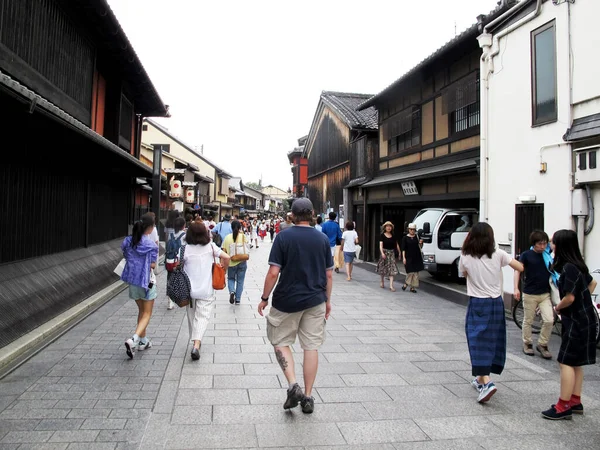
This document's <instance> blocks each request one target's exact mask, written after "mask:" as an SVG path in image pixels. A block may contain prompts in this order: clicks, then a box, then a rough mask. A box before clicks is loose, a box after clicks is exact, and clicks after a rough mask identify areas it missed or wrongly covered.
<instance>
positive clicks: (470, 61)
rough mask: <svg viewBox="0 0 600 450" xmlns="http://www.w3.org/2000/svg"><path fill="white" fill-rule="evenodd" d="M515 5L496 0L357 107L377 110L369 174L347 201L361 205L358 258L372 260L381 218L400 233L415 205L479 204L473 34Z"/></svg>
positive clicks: (478, 52)
mask: <svg viewBox="0 0 600 450" xmlns="http://www.w3.org/2000/svg"><path fill="white" fill-rule="evenodd" d="M514 3H515V2H514V1H507V2H502V3H501V4H500V6H498V7H497V8H496V9H495V10H494V11H492V12H490V13H489V14H488V15H481V16H479V17H478V21H477V23H475V24H474V25H472V26H471V27H469V28H468V29H467V30H465V31H464V32H463V33H461V34H460V35H458V36H456V37H455V38H454V39H452V40H451V41H449V42H447V43H446V44H445V45H444V46H442V47H441V48H439V49H438V50H437V51H435V52H434V53H433V54H431V55H430V56H428V57H427V58H425V59H424V60H423V61H422V62H421V63H419V64H418V65H417V66H415V67H414V68H412V69H411V70H410V71H408V72H407V73H406V74H405V75H403V76H402V77H401V78H399V79H398V80H396V81H395V82H394V83H392V84H391V85H390V86H388V87H387V88H386V89H384V90H383V91H382V92H380V93H379V94H377V95H375V96H374V97H372V98H370V99H369V100H368V101H365V102H363V103H362V104H361V105H360V106H359V107H358V110H359V111H367V110H369V109H371V108H376V109H377V111H378V112H379V152H378V157H377V162H376V165H375V167H376V176H375V177H374V178H373V179H372V180H370V181H368V182H366V183H364V184H362V185H361V186H360V189H358V190H356V191H355V192H354V197H353V199H352V201H353V202H354V203H355V204H357V203H358V204H362V205H364V207H365V210H366V218H365V228H366V230H367V234H368V236H369V237H368V240H367V241H366V242H364V244H365V247H366V248H364V249H365V259H367V260H374V259H377V258H378V256H379V255H378V240H379V236H380V233H381V231H380V227H381V224H383V223H384V222H385V221H387V220H390V221H392V222H393V223H394V225H395V231H396V234H397V235H398V237H399V238H400V237H401V236H402V233H403V232H404V229H405V226H406V224H407V223H408V222H410V221H412V220H413V219H414V217H415V215H416V214H417V212H418V211H419V210H421V209H422V208H426V207H446V208H467V207H468V208H478V206H479V118H480V113H479V59H480V57H481V49H480V48H479V44H478V42H477V36H478V35H479V34H480V33H481V31H482V30H483V26H484V25H485V24H486V23H488V22H489V21H491V20H493V19H494V18H496V17H498V16H500V15H501V14H502V13H503V12H504V11H506V10H508V9H509V7H510V6H512V5H513V4H514ZM361 191H362V198H361V197H360V196H359V194H360V193H361Z"/></svg>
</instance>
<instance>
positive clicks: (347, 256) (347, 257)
mask: <svg viewBox="0 0 600 450" xmlns="http://www.w3.org/2000/svg"><path fill="white" fill-rule="evenodd" d="M355 257H356V254H355V253H354V252H344V262H345V263H351V262H352V261H354V258H355Z"/></svg>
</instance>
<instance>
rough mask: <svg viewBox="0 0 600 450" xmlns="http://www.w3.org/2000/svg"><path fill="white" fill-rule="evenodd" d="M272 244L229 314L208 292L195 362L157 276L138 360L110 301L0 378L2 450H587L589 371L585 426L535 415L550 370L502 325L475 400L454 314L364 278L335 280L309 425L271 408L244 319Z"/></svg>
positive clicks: (598, 388)
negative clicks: (485, 396) (482, 401)
mask: <svg viewBox="0 0 600 450" xmlns="http://www.w3.org/2000/svg"><path fill="white" fill-rule="evenodd" d="M270 247H271V244H270V243H268V242H265V243H263V245H261V246H260V248H259V249H253V250H252V255H251V259H250V261H249V269H248V274H247V277H246V288H245V293H244V298H243V299H242V304H241V305H240V306H236V307H234V306H231V305H229V302H228V301H227V297H228V295H227V292H225V291H223V292H220V293H219V295H218V302H217V307H216V310H215V317H214V318H213V320H212V322H211V324H210V325H209V330H208V332H207V335H206V337H205V339H204V340H203V345H202V353H201V359H200V361H192V360H191V359H190V357H189V351H190V348H191V347H190V346H189V343H188V329H187V320H186V319H185V315H184V311H183V310H181V309H176V310H173V311H168V310H167V309H166V301H165V300H164V284H165V282H166V274H165V272H164V271H163V272H161V273H160V275H159V291H160V292H162V293H163V296H160V297H159V300H158V301H157V303H156V305H155V313H154V316H153V318H152V321H151V323H150V327H149V333H148V334H149V336H150V337H151V339H152V342H153V345H154V346H153V348H152V349H150V350H147V351H144V352H138V353H137V354H136V356H135V359H134V360H132V361H130V360H129V359H128V358H127V356H126V355H125V351H124V346H123V341H124V340H125V339H126V338H127V337H129V336H130V335H131V333H132V332H133V329H134V324H135V320H136V315H137V309H136V307H135V304H134V303H133V302H132V301H130V300H128V299H127V291H123V292H122V293H121V294H120V295H118V296H117V297H115V298H114V299H113V300H112V301H110V302H109V303H108V304H106V305H105V306H103V307H102V308H101V309H99V310H98V311H96V312H95V313H94V314H92V315H91V316H89V317H88V318H86V319H85V320H84V321H82V322H81V323H80V324H78V325H77V326H76V327H74V328H73V329H71V330H70V331H69V332H67V333H66V334H65V335H64V336H62V337H61V338H60V339H58V340H57V341H55V342H53V343H52V344H50V345H49V346H48V347H47V348H45V349H43V350H42V351H41V352H40V353H38V354H37V355H36V356H34V357H33V358H32V359H31V360H29V361H28V362H27V363H25V364H24V365H22V366H21V367H19V368H18V369H17V370H16V371H14V372H12V373H11V374H10V375H8V376H7V377H5V378H4V379H3V380H1V381H0V449H17V448H18V449H31V448H43V449H65V448H68V449H79V448H84V449H86V450H95V449H136V448H141V449H154V448H156V449H158V448H167V449H176V448H177V449H178V448H205V449H206V448H209V449H210V448H219V449H226V448H245V449H248V448H264V447H269V448H293V449H306V450H308V449H323V450H324V449H338V448H339V449H481V448H484V449H555V448H556V449H559V448H560V449H575V448H577V449H598V448H600V376H599V374H598V366H595V367H593V368H591V370H589V376H588V377H587V378H586V383H585V385H584V397H583V403H584V405H585V408H586V414H585V416H582V417H574V419H573V420H572V421H570V422H567V421H560V422H552V421H546V420H543V419H542V418H541V416H540V411H541V410H542V409H543V408H544V409H545V408H547V407H548V406H549V405H550V404H551V403H554V402H555V401H556V399H557V397H558V392H559V382H558V368H557V364H556V362H555V361H544V360H542V359H541V358H540V357H539V356H536V357H535V358H528V357H526V356H524V355H523V354H522V353H521V352H520V342H519V333H518V330H517V329H516V327H515V326H514V324H513V323H512V322H509V324H508V326H509V335H508V339H509V344H510V345H509V348H510V350H509V355H508V359H507V365H506V370H505V372H504V374H502V376H497V377H495V380H496V382H497V386H498V393H497V394H496V395H495V397H493V399H492V401H491V402H490V403H489V404H487V405H479V404H478V403H477V402H476V392H475V391H474V390H473V388H472V387H471V386H470V384H469V382H470V380H471V375H470V366H469V355H468V352H467V346H466V341H465V336H464V315H465V308H464V307H463V306H460V305H456V304H454V303H451V302H448V301H446V300H444V299H443V298H440V297H436V296H433V295H430V294H427V293H425V292H419V293H418V294H417V295H415V294H411V293H409V292H402V291H401V290H400V285H399V284H397V288H398V291H397V292H395V293H392V292H390V291H389V290H388V289H385V290H383V289H381V288H379V280H378V278H377V276H376V275H374V274H372V273H369V272H368V271H365V270H362V269H355V273H354V278H355V280H354V281H352V282H347V281H346V277H345V275H343V274H339V275H338V274H334V288H333V313H332V317H331V318H330V320H329V322H328V324H327V333H328V336H327V342H326V344H325V345H324V346H323V347H322V351H321V353H320V367H319V375H318V377H317V381H316V389H315V393H314V395H315V402H316V404H315V412H314V414H312V415H304V414H303V413H302V412H301V411H300V409H299V408H296V409H294V410H292V411H289V412H286V411H284V410H283V408H282V405H283V402H284V400H285V387H287V384H286V382H285V379H284V377H283V375H282V374H281V372H280V369H279V366H278V365H277V363H276V362H275V359H274V355H273V354H272V347H271V346H270V345H269V344H268V343H267V340H266V336H265V320H264V318H261V317H260V316H259V315H258V314H257V313H256V304H257V303H258V301H259V297H260V293H261V290H262V283H263V280H264V275H265V273H266V270H267V264H266V261H267V256H268V252H269V250H270ZM161 289H162V290H161ZM551 349H554V350H557V349H558V338H557V337H556V336H553V339H552V342H551ZM295 351H296V352H297V353H296V355H297V357H296V361H297V362H298V363H299V364H297V366H296V372H297V374H298V375H299V379H301V370H302V367H301V360H302V353H301V349H300V348H299V346H295Z"/></svg>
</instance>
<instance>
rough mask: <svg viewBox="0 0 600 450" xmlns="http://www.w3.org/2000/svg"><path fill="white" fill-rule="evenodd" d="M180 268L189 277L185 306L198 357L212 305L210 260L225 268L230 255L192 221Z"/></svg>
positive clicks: (202, 226) (197, 356)
mask: <svg viewBox="0 0 600 450" xmlns="http://www.w3.org/2000/svg"><path fill="white" fill-rule="evenodd" d="M185 241H186V243H187V245H186V246H185V252H184V256H183V264H184V266H183V270H184V271H185V273H186V274H187V276H188V277H189V279H190V284H191V287H192V289H191V294H192V301H191V302H190V306H189V307H188V308H187V316H188V325H189V329H190V339H191V340H192V341H194V348H193V349H192V359H194V360H198V359H200V345H201V342H202V337H203V336H204V332H205V331H206V328H207V326H208V321H209V320H210V316H211V315H212V310H213V306H214V304H215V291H214V289H213V287H212V263H213V261H215V259H216V258H219V260H220V264H221V265H222V266H223V268H224V269H225V270H227V267H228V266H229V255H228V254H227V253H225V252H222V251H221V249H220V248H219V247H218V246H216V245H215V244H213V243H212V242H211V241H210V237H209V234H208V232H207V229H206V226H205V225H204V224H203V223H202V222H192V223H191V224H190V226H189V228H188V230H187V233H186V235H185Z"/></svg>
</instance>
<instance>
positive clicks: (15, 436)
mask: <svg viewBox="0 0 600 450" xmlns="http://www.w3.org/2000/svg"><path fill="white" fill-rule="evenodd" d="M53 433H54V432H53V431H9V432H8V433H6V435H5V436H4V437H3V438H2V441H0V443H2V444H23V443H28V442H46V441H47V440H48V439H50V437H51V436H52V434H53Z"/></svg>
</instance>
